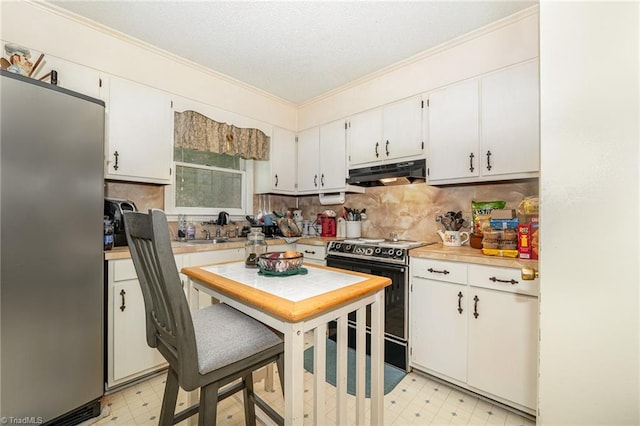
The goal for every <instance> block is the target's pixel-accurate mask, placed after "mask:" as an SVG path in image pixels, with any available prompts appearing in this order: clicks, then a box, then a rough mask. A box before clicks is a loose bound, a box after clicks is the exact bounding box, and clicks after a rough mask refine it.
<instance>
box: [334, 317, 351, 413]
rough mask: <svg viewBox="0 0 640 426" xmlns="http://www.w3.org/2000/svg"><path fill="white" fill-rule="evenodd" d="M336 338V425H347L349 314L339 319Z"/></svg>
mask: <svg viewBox="0 0 640 426" xmlns="http://www.w3.org/2000/svg"><path fill="white" fill-rule="evenodd" d="M337 323H338V324H337V333H338V335H337V338H336V398H337V401H336V410H337V413H336V424H339V425H344V424H347V410H348V408H347V349H348V347H349V343H348V333H349V331H348V329H347V314H345V315H342V316H340V317H338V320H337Z"/></svg>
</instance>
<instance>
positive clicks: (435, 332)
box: [409, 258, 538, 414]
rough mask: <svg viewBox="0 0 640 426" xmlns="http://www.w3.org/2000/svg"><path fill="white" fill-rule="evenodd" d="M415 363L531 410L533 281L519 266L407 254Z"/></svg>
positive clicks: (533, 395)
mask: <svg viewBox="0 0 640 426" xmlns="http://www.w3.org/2000/svg"><path fill="white" fill-rule="evenodd" d="M411 275H412V277H411V292H410V296H409V303H410V346H411V365H412V367H413V368H416V369H418V370H421V371H424V372H427V373H429V374H433V375H434V376H437V377H440V378H442V379H445V380H448V381H450V382H452V383H454V384H456V385H459V386H462V387H465V388H468V389H470V390H472V391H475V392H477V393H480V394H483V395H485V396H488V397H490V398H493V399H496V400H498V401H500V402H503V403H505V404H508V405H511V406H513V407H515V408H518V409H521V410H523V411H526V412H529V413H531V414H534V413H535V407H536V375H537V354H538V339H537V336H538V298H537V295H538V281H537V280H535V281H522V279H521V278H520V276H519V275H520V270H519V269H515V268H503V267H491V266H483V265H473V264H465V263H459V262H449V261H440V260H431V259H416V258H412V259H411Z"/></svg>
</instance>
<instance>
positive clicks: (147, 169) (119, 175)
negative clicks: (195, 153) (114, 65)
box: [105, 77, 173, 184]
mask: <svg viewBox="0 0 640 426" xmlns="http://www.w3.org/2000/svg"><path fill="white" fill-rule="evenodd" d="M108 80H109V81H108V83H105V84H108V87H109V90H108V93H109V96H108V101H107V114H108V115H107V123H108V124H107V140H106V165H105V173H106V177H107V178H110V179H122V180H131V181H140V182H152V183H163V184H168V183H171V180H170V178H171V163H172V158H173V155H172V154H173V112H172V108H171V98H170V97H169V94H168V93H165V92H162V91H160V90H156V89H153V88H150V87H147V86H143V85H141V84H137V83H134V82H131V81H127V80H122V79H120V78H116V77H111V78H109V79H108Z"/></svg>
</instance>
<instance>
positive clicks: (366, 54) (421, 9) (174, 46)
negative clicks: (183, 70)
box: [50, 0, 537, 104]
mask: <svg viewBox="0 0 640 426" xmlns="http://www.w3.org/2000/svg"><path fill="white" fill-rule="evenodd" d="M50 3H53V4H55V5H57V6H59V7H62V8H65V9H68V10H70V11H72V12H74V13H76V14H79V15H81V16H84V17H86V18H89V19H91V20H93V21H96V22H98V23H100V24H103V25H105V26H107V27H110V28H112V29H115V30H118V31H120V32H122V33H124V34H127V35H129V36H131V37H134V38H136V39H139V40H142V41H144V42H147V43H149V44H151V45H154V46H156V47H159V48H161V49H163V50H166V51H168V52H171V53H174V54H176V55H178V56H181V57H183V58H185V59H188V60H190V61H193V62H195V63H198V64H200V65H202V66H205V67H207V68H210V69H212V70H215V71H217V72H220V73H222V74H225V75H227V76H230V77H232V78H234V79H236V80H239V81H242V82H244V83H246V84H249V85H251V86H254V87H257V88H259V89H262V90H264V91H266V92H269V93H271V94H272V95H275V96H278V97H280V98H283V99H286V100H288V101H290V102H293V103H295V104H302V103H305V102H307V101H309V100H311V99H313V98H315V97H317V96H320V95H322V94H324V93H326V92H329V91H331V90H333V89H336V88H339V87H341V86H344V85H346V84H348V83H350V82H352V81H354V80H357V79H359V78H361V77H364V76H366V75H368V74H370V73H372V72H375V71H378V70H380V69H382V68H384V67H386V66H389V65H392V64H394V63H396V62H399V61H401V60H403V59H406V58H408V57H410V56H412V55H415V54H417V53H420V52H422V51H424V50H427V49H429V48H431V47H434V46H436V45H438V44H441V43H443V42H445V41H448V40H451V39H453V38H455V37H457V36H460V35H462V34H465V33H467V32H469V31H472V30H474V29H477V28H480V27H482V26H484V25H486V24H488V23H490V22H493V21H496V20H498V19H500V18H503V17H506V16H508V15H511V14H513V13H515V12H517V11H519V10H522V9H525V8H527V7H530V6H532V5H535V4H537V2H536V1H487V0H484V1H390V2H389V1H344V2H342V1H286V2H276V1H252V2H246V1H133V0H131V1H117V0H116V1H83V0H79V1H78V0H74V1H50Z"/></svg>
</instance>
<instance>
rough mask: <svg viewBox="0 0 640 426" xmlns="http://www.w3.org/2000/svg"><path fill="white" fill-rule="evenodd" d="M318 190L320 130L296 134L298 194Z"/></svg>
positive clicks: (315, 129) (308, 130)
mask: <svg viewBox="0 0 640 426" xmlns="http://www.w3.org/2000/svg"><path fill="white" fill-rule="evenodd" d="M319 189H320V128H319V127H312V128H311V129H307V130H303V131H301V132H299V133H298V192H299V193H300V192H307V193H313V192H318V190H319Z"/></svg>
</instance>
